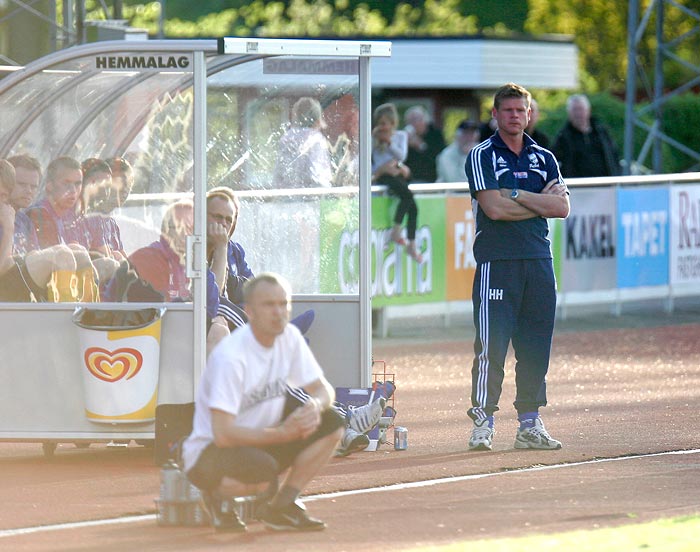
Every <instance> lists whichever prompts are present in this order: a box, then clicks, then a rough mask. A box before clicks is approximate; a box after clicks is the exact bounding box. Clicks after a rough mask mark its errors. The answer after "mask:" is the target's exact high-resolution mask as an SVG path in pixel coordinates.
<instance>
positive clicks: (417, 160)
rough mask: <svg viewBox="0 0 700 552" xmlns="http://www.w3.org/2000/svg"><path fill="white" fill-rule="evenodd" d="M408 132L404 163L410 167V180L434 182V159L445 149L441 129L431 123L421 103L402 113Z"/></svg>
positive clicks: (435, 176)
mask: <svg viewBox="0 0 700 552" xmlns="http://www.w3.org/2000/svg"><path fill="white" fill-rule="evenodd" d="M404 120H405V122H406V127H405V129H404V130H405V131H406V132H407V133H408V155H407V156H406V165H408V168H409V169H411V177H410V181H411V182H435V180H436V178H437V171H436V170H435V160H436V159H437V156H438V154H439V153H440V152H441V151H442V150H443V149H445V145H446V144H445V138H444V137H443V135H442V131H441V130H440V129H438V128H436V127H435V125H433V123H432V121H431V120H430V115H429V114H428V111H427V110H426V109H425V108H424V107H423V106H421V105H416V106H413V107H410V108H408V110H406V114H405V115H404Z"/></svg>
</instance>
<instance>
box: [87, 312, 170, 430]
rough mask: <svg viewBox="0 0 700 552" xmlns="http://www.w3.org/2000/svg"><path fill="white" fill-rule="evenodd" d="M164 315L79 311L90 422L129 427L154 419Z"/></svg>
mask: <svg viewBox="0 0 700 552" xmlns="http://www.w3.org/2000/svg"><path fill="white" fill-rule="evenodd" d="M164 314H165V308H148V309H140V310H99V309H90V308H86V307H78V308H76V309H75V312H74V313H73V323H74V324H75V325H76V326H78V339H79V343H80V355H81V358H80V369H81V371H82V374H83V376H82V380H83V392H84V393H83V396H84V400H85V415H86V416H87V419H88V420H90V421H92V422H100V423H109V424H120V423H121V424H128V423H143V422H151V421H153V420H154V419H155V416H156V404H157V402H158V375H159V371H160V370H159V364H160V331H161V322H162V317H163V315H164Z"/></svg>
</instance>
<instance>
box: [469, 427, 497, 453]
mask: <svg viewBox="0 0 700 552" xmlns="http://www.w3.org/2000/svg"><path fill="white" fill-rule="evenodd" d="M495 434H496V430H495V429H493V428H492V427H489V421H488V420H481V421H480V422H479V421H474V428H473V429H472V435H471V437H470V438H469V450H491V442H492V441H493V436H494V435H495Z"/></svg>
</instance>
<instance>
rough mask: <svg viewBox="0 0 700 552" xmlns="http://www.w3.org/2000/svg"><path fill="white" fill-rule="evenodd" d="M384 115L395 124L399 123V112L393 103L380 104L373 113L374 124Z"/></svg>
mask: <svg viewBox="0 0 700 552" xmlns="http://www.w3.org/2000/svg"><path fill="white" fill-rule="evenodd" d="M382 117H387V118H388V119H389V120H390V121H391V123H392V124H393V125H394V126H398V125H399V112H398V111H397V110H396V106H395V105H394V104H393V103H384V104H382V105H378V106H377V107H376V108H375V109H374V113H372V124H373V125H376V124H377V123H378V122H379V119H381V118H382Z"/></svg>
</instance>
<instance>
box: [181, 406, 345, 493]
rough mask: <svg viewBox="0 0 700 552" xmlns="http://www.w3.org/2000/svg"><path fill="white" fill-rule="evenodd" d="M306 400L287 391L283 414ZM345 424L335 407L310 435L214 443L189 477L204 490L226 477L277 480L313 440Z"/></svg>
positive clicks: (246, 479)
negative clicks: (247, 443)
mask: <svg viewBox="0 0 700 552" xmlns="http://www.w3.org/2000/svg"><path fill="white" fill-rule="evenodd" d="M302 404H303V401H301V400H299V399H298V398H297V397H294V396H293V395H291V394H288V395H287V399H286V402H285V407H284V414H283V417H285V418H286V417H287V416H288V415H289V414H290V413H291V412H292V411H293V410H294V409H295V408H297V407H298V406H300V405H302ZM344 426H345V419H344V418H343V417H342V416H341V415H340V414H339V413H338V411H337V410H336V409H334V408H329V409H327V410H325V411H324V412H323V413H322V414H321V425H320V426H319V427H318V429H317V430H316V431H315V432H314V433H313V434H311V435H309V437H307V438H306V439H302V440H300V441H292V442H289V443H279V444H274V445H268V446H266V447H260V448H255V447H230V448H219V447H217V446H216V445H215V444H214V443H211V444H210V445H209V446H207V448H205V449H204V450H203V451H202V453H201V454H200V455H199V458H198V459H197V463H196V464H195V465H194V466H193V467H192V469H191V470H190V471H189V472H187V477H188V479H189V480H190V481H191V482H192V483H193V484H194V485H196V486H197V487H199V488H200V489H202V490H204V491H213V490H215V489H216V488H217V487H218V486H219V485H220V484H221V480H222V479H223V478H224V477H230V478H232V479H235V480H237V481H240V482H241V483H246V484H256V483H265V482H268V481H272V480H274V479H275V478H276V477H277V475H278V474H279V473H281V472H283V471H284V470H286V469H287V468H288V467H289V466H291V465H292V463H293V462H294V460H295V459H296V457H297V456H299V454H300V453H301V452H302V451H303V450H304V449H306V448H307V447H308V446H309V445H311V444H312V443H315V442H316V441H318V440H319V439H322V438H323V437H325V436H327V435H330V434H331V433H333V432H334V431H336V430H337V429H338V428H341V427H344Z"/></svg>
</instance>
